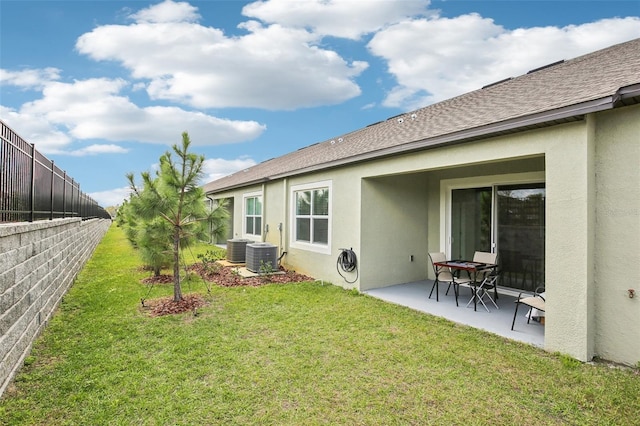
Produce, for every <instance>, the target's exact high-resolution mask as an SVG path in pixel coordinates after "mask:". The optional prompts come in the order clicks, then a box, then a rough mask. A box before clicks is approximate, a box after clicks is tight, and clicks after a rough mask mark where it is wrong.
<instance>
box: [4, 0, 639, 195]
mask: <svg viewBox="0 0 640 426" xmlns="http://www.w3.org/2000/svg"><path fill="white" fill-rule="evenodd" d="M0 20H1V22H0V118H1V119H2V120H3V121H4V122H5V123H7V124H8V125H9V126H10V127H12V128H13V129H14V130H15V131H16V132H17V133H18V134H19V135H21V136H22V137H23V138H25V139H26V140H27V141H29V142H31V143H35V145H36V149H38V150H40V151H41V152H43V153H44V154H45V155H47V156H48V157H49V158H50V159H52V160H54V161H55V162H56V164H57V165H58V166H59V167H61V168H62V169H63V170H65V171H66V172H67V173H68V174H69V175H70V176H72V177H73V178H74V179H75V180H76V181H78V182H80V185H81V189H82V190H83V191H84V192H87V193H89V194H90V195H91V196H93V198H95V199H96V200H97V201H98V202H99V203H100V204H101V205H103V206H105V207H107V206H110V205H116V204H119V203H120V202H121V201H122V200H123V199H124V198H125V197H126V196H127V182H126V178H125V174H126V173H128V172H133V173H135V174H136V175H137V176H139V173H140V172H142V171H145V170H153V169H154V167H155V165H156V164H157V161H158V158H159V157H160V155H161V154H162V153H164V152H165V151H167V150H169V149H170V146H171V145H172V144H174V143H179V142H180V140H181V133H182V132H183V131H187V132H189V134H190V136H191V139H192V142H193V145H194V147H193V149H194V151H195V152H197V153H200V154H202V155H204V156H205V158H206V163H205V172H206V178H205V179H204V181H203V182H202V183H203V184H204V183H206V182H208V181H210V180H213V179H215V178H217V177H221V176H224V175H227V174H230V173H233V172H235V171H237V170H240V169H244V168H247V167H250V166H251V165H254V164H257V163H259V162H261V161H264V160H267V159H269V158H272V157H276V156H280V155H283V154H286V153H288V152H291V151H294V150H296V149H298V148H301V147H304V146H307V145H311V144H313V143H316V142H321V141H324V140H326V139H330V138H333V137H337V136H339V135H341V134H344V133H347V132H349V131H352V130H356V129H359V128H361V127H364V126H366V125H368V124H371V123H375V122H377V121H380V120H384V119H386V118H388V117H391V116H394V115H397V114H399V113H402V112H406V111H409V110H413V109H417V108H419V107H422V106H426V105H429V104H432V103H434V102H438V101H441V100H444V99H448V98H451V97H453V96H457V95H460V94H462V93H465V92H469V91H471V90H475V89H479V88H481V87H482V86H484V85H486V84H489V83H492V82H495V81H498V80H502V79H504V78H507V77H515V76H518V75H521V74H524V73H526V72H527V71H528V70H530V69H533V68H537V67H539V66H542V65H545V64H548V63H551V62H555V61H557V60H560V59H570V58H573V57H576V56H580V55H582V54H585V53H588V52H591V51H594V50H598V49H601V48H604V47H607V46H610V45H613V44H616V43H620V42H623V41H627V40H631V39H634V38H638V37H640V1H616V0H608V1H578V0H572V1H541V0H538V1H515V0H512V1H480V0H476V1H456V0H448V1H435V0H434V1H413V0H396V1H387V0H368V1H365V0H299V1H296V0H265V1H256V2H247V1H236V0H228V1H216V0H210V1H191V2H179V1H162V2H158V1H108V0H104V1H78V0H76V1H51V0H49V1H31V0H19V1H18V0H16V1H13V0H2V1H1V2H0Z"/></svg>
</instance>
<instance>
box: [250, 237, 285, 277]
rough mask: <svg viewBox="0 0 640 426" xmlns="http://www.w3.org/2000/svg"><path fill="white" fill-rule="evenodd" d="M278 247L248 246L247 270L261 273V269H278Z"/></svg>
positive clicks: (271, 245)
mask: <svg viewBox="0 0 640 426" xmlns="http://www.w3.org/2000/svg"><path fill="white" fill-rule="evenodd" d="M277 260H278V247H276V246H274V245H273V244H270V243H253V244H247V269H248V270H250V271H251V272H261V271H260V267H261V266H262V265H264V266H265V267H266V268H270V269H273V270H275V269H277Z"/></svg>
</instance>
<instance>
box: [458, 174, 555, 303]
mask: <svg viewBox="0 0 640 426" xmlns="http://www.w3.org/2000/svg"><path fill="white" fill-rule="evenodd" d="M544 212H545V187H544V183H532V184H519V185H495V186H491V187H482V188H465V189H453V190H452V191H451V234H450V250H451V251H450V253H451V258H452V259H471V258H473V254H474V252H476V251H487V252H494V251H497V253H498V260H499V263H500V269H501V277H500V285H502V286H505V287H511V288H514V289H522V290H527V291H533V290H535V289H536V288H537V287H539V286H543V285H544V238H545V216H544Z"/></svg>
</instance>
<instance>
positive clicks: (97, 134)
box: [2, 78, 266, 155]
mask: <svg viewBox="0 0 640 426" xmlns="http://www.w3.org/2000/svg"><path fill="white" fill-rule="evenodd" d="M127 87H128V83H127V82H125V81H124V80H121V79H113V80H112V79H106V78H95V79H88V80H80V81H74V82H73V83H64V82H49V83H46V84H45V85H44V88H43V91H42V97H41V98H40V99H37V100H35V101H32V102H29V103H26V104H24V105H23V106H22V107H21V108H20V110H12V109H8V108H3V110H2V111H3V117H4V118H5V120H6V122H7V124H8V125H9V126H11V127H13V128H14V130H16V131H17V132H19V134H20V135H22V137H24V138H25V139H26V140H28V141H29V142H32V143H36V145H37V148H38V150H39V151H41V152H43V153H64V150H65V148H67V147H68V145H69V144H71V143H72V141H73V140H74V139H75V140H86V139H102V140H107V141H112V142H124V141H136V142H147V143H159V144H167V145H172V144H174V143H176V141H177V140H179V138H180V135H181V134H182V132H184V131H187V132H189V136H190V137H191V139H192V141H193V144H194V145H218V144H226V143H234V142H242V141H247V140H252V139H255V138H256V137H258V136H259V135H260V134H261V133H262V132H264V130H265V129H266V127H265V126H264V125H262V124H260V123H257V122H255V121H236V120H228V119H223V118H217V117H214V116H211V115H207V114H205V113H202V112H191V111H186V110H183V109H180V108H177V107H163V106H152V107H139V106H137V105H135V104H134V103H132V102H131V101H130V100H129V98H128V97H126V96H123V95H122V91H123V90H125V89H126V88H127ZM93 149H94V151H93V152H92V153H97V152H96V151H95V150H96V149H97V148H93ZM76 152H77V153H78V154H73V152H72V154H73V155H79V154H88V153H89V152H88V151H85V150H82V149H81V150H79V151H76ZM110 152H113V149H112V150H111V151H110Z"/></svg>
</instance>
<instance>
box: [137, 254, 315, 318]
mask: <svg viewBox="0 0 640 426" xmlns="http://www.w3.org/2000/svg"><path fill="white" fill-rule="evenodd" d="M188 270H189V272H192V273H196V274H198V275H200V276H201V277H202V279H204V280H206V281H209V282H212V283H214V284H216V285H219V286H222V287H242V286H244V287H258V286H261V285H265V284H270V283H277V284H287V283H296V282H303V281H313V278H311V277H308V276H306V275H303V274H298V273H296V272H294V271H287V270H286V269H284V268H283V267H280V272H284V273H280V274H270V275H266V276H259V277H248V278H244V277H242V276H240V275H239V274H238V273H237V272H236V267H235V266H224V267H220V268H218V269H217V270H216V271H215V272H214V271H211V270H209V271H207V270H205V269H204V266H203V265H202V264H200V263H196V264H194V265H191V266H189V268H188ZM142 282H143V283H144V284H173V275H159V276H151V277H148V278H145V279H143V280H142ZM182 299H183V300H181V301H180V302H174V301H173V297H165V298H162V299H154V300H145V301H144V307H145V308H148V309H149V311H148V312H149V315H151V316H153V317H157V316H161V315H173V314H181V313H185V312H189V311H193V312H196V310H197V309H198V308H199V307H201V306H205V305H206V304H207V301H206V300H205V299H204V298H203V297H202V296H201V295H199V294H188V295H183V297H182Z"/></svg>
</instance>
